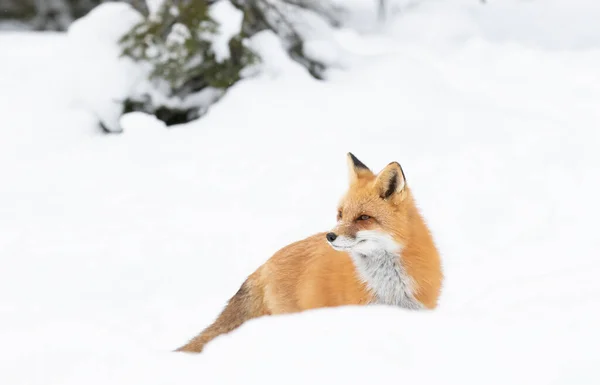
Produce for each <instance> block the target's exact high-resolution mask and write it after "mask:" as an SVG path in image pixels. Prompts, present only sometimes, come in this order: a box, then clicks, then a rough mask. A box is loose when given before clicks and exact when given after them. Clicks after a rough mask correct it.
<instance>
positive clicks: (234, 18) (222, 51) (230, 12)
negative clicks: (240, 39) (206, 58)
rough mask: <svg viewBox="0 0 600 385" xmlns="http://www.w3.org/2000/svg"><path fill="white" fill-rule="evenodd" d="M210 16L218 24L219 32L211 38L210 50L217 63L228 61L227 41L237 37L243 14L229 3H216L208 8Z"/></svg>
mask: <svg viewBox="0 0 600 385" xmlns="http://www.w3.org/2000/svg"><path fill="white" fill-rule="evenodd" d="M209 12H210V16H211V17H212V18H213V20H215V21H216V22H217V23H218V24H219V31H218V33H216V34H215V35H214V36H213V37H212V49H213V51H214V53H215V58H216V60H217V61H218V62H222V61H224V60H227V59H229V57H230V55H231V53H230V52H229V40H231V38H232V37H234V36H235V35H238V34H239V33H240V31H241V27H242V19H243V18H244V14H243V12H242V11H240V10H239V9H237V8H235V7H234V6H233V5H232V4H231V3H230V2H229V1H223V0H221V1H218V2H216V3H215V4H213V5H212V6H211V7H210V10H209Z"/></svg>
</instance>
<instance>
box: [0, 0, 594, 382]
mask: <svg viewBox="0 0 600 385" xmlns="http://www.w3.org/2000/svg"><path fill="white" fill-rule="evenodd" d="M348 4H350V5H349V7H350V9H351V10H353V13H352V14H350V15H349V17H348V20H350V21H351V22H352V23H357V22H358V21H359V20H364V23H362V24H361V25H363V26H364V29H362V30H359V31H358V32H356V31H355V30H352V29H350V27H345V28H344V29H342V30H340V31H337V32H332V33H334V36H335V38H336V39H337V41H338V42H339V44H340V46H342V47H344V50H346V51H348V52H350V53H351V58H352V60H350V62H349V66H348V67H347V68H344V69H333V70H331V71H330V72H329V74H328V80H327V82H319V81H316V80H314V79H312V78H311V77H310V76H309V75H308V74H307V73H306V71H305V70H304V69H303V68H301V66H300V65H299V64H297V63H295V62H293V61H292V60H290V59H289V57H288V56H287V55H286V54H285V52H284V50H283V48H282V46H281V44H280V42H279V41H278V40H277V39H276V38H275V36H273V34H272V33H270V32H263V33H261V34H259V35H257V36H255V37H254V38H253V40H252V42H251V43H252V44H253V47H254V48H255V49H256V50H257V51H259V52H260V53H261V54H262V55H263V56H264V58H265V59H266V60H265V61H264V62H263V63H262V64H261V70H262V71H261V73H260V75H258V76H255V77H253V78H251V79H246V80H244V81H242V82H240V83H239V84H237V85H236V86H235V88H234V89H232V90H231V91H230V92H229V93H227V94H226V95H225V96H224V97H223V98H222V99H221V101H219V103H217V104H215V105H214V106H213V107H212V108H211V110H210V112H209V113H208V114H207V115H206V116H205V117H204V118H202V119H201V120H198V121H196V122H193V123H190V124H187V125H184V126H179V127H174V128H171V129H168V130H167V129H165V127H164V125H163V124H162V123H161V122H159V121H158V120H156V119H154V118H152V117H149V116H147V115H144V114H141V113H135V114H129V115H126V116H124V117H122V118H121V119H120V125H121V126H122V127H123V128H124V133H123V134H122V135H108V136H107V135H103V134H102V133H100V132H99V131H98V129H97V127H96V126H95V124H96V120H97V118H96V115H97V114H100V113H106V114H109V115H110V113H111V112H110V111H109V109H110V108H109V107H106V106H107V105H108V104H106V103H108V102H107V100H109V99H107V97H115V98H118V97H119V95H122V94H124V93H126V91H127V89H126V88H127V87H129V85H130V84H131V83H132V82H134V81H135V79H134V78H135V77H136V76H138V74H137V73H134V74H129V75H128V76H125V74H127V65H126V63H122V62H115V61H111V59H110V57H111V56H110V55H107V54H109V53H111V52H112V51H111V49H113V48H111V47H112V46H111V45H110V44H108V43H107V44H105V42H107V41H108V40H109V36H107V35H109V34H113V33H115V34H117V33H118V31H117V30H118V29H119V28H121V27H123V28H125V27H127V26H128V25H130V24H131V23H132V22H135V20H136V16H134V14H133V13H129V11H128V9H129V8H128V7H127V6H124V5H119V4H109V7H106V6H103V7H101V8H99V9H98V11H97V12H108V13H110V15H111V17H113V19H112V20H113V22H112V23H110V24H109V25H102V24H100V23H99V24H98V25H93V24H94V23H93V22H91V20H93V18H94V17H95V16H94V15H91V17H88V18H87V23H85V24H83V23H82V24H79V25H78V23H77V22H76V23H75V25H74V26H73V27H72V30H71V31H70V32H69V34H68V36H67V35H64V34H53V33H42V34H38V33H26V32H19V33H10V32H2V33H1V34H0V49H1V50H2V60H1V61H0V106H2V114H0V120H1V125H0V126H1V127H2V128H1V130H0V177H1V180H2V183H1V185H0V266H1V268H0V384H9V385H20V384H27V385H38V384H39V385H42V384H43V385H48V384H52V385H53V384H57V385H58V384H60V385H71V384H73V385H80V384H86V385H96V384H98V385H100V384H101V385H106V384H111V385H120V384H123V385H137V384H139V385H142V384H143V385H159V384H161V385H162V384H198V383H202V384H263V385H264V384H286V385H287V384H338V383H341V384H388V383H407V384H411V385H421V384H424V385H425V384H427V385H429V384H460V385H467V384H478V385H479V384H486V385H495V384H498V385H506V384H511V385H515V384H524V385H525V384H527V385H531V384H536V385H538V384H544V385H546V384H548V385H550V384H552V385H563V384H564V385H597V384H598V383H600V372H599V371H598V367H599V365H600V354H599V346H600V332H599V331H598V325H599V324H600V307H599V306H598V304H599V303H600V279H598V277H599V276H600V261H599V259H598V250H599V249H600V237H598V236H597V225H596V223H597V220H598V218H599V217H600V205H599V204H598V196H600V183H599V182H598V178H597V169H598V165H599V164H600V155H599V153H598V151H597V149H598V147H599V145H600V131H599V130H598V127H599V126H600V109H599V108H598V106H599V105H600V29H599V28H598V24H597V20H599V19H600V5H599V4H598V3H597V2H596V1H595V0H589V1H583V0H575V1H567V0H564V1H558V0H548V1H541V0H533V1H527V2H525V1H516V0H514V1H509V0H507V1H502V2H500V1H492V0H490V1H488V3H487V4H486V5H482V4H480V3H479V2H475V1H462V0H461V1H459V0H456V1H448V0H445V1H441V0H440V1H434V0H430V1H422V2H417V3H415V2H410V3H409V2H406V1H404V2H391V4H390V5H389V9H390V17H389V18H388V19H387V21H386V24H385V25H384V26H381V27H379V29H377V28H375V24H372V25H371V26H368V25H367V23H369V22H371V23H374V21H373V20H376V8H375V7H373V6H372V5H373V2H372V1H367V0H364V1H363V0H352V1H349V2H348ZM369 4H371V5H370V6H369ZM111 8H112V9H111ZM368 9H369V10H370V11H369V12H370V13H368V12H366V10H368ZM363 10H365V12H363ZM369 20H371V21H369ZM74 36H79V37H80V39H81V40H79V44H77V45H75V44H74V40H73V39H74ZM78 50H79V51H80V52H76V51H78ZM86 55H89V56H86ZM121 66H124V67H125V68H123V67H121ZM78 79H79V80H78ZM81 79H83V80H81ZM75 95H77V97H76V96H75ZM81 100H85V101H87V103H83V102H82V101H81ZM98 106H104V107H102V108H100V107H98ZM92 107H93V108H92ZM347 151H352V152H353V153H354V154H355V155H357V156H358V157H359V158H360V159H361V160H362V161H363V162H365V163H366V164H367V165H368V166H369V167H371V168H372V169H375V170H379V169H381V168H383V167H384V166H385V165H386V164H388V163H389V162H391V161H394V160H395V161H398V162H400V163H401V164H402V166H403V168H404V171H405V172H406V177H407V183H408V185H409V186H410V187H411V188H412V190H413V192H414V195H415V197H416V199H417V202H418V205H419V207H420V208H421V210H422V212H423V215H424V217H425V218H426V220H427V221H428V223H429V225H430V228H431V230H432V232H433V235H434V237H435V239H436V242H437V244H438V246H439V248H440V250H441V253H442V259H443V263H444V269H445V275H446V281H445V285H444V288H443V294H442V298H441V300H440V307H439V308H438V309H437V310H435V311H431V312H429V311H426V312H414V311H404V310H401V309H396V308H391V307H385V306H370V307H360V308H357V307H346V308H337V309H321V310H315V311H309V312H305V313H303V314H295V315H286V316H278V317H269V318H262V319H257V320H254V321H251V322H248V323H247V324H246V325H244V326H242V327H241V328H239V329H238V330H236V331H234V332H232V333H230V334H228V335H225V336H222V337H220V338H217V339H216V340H214V341H213V342H212V343H210V344H209V345H207V347H206V349H205V351H204V352H203V353H202V354H200V355H186V354H179V353H174V352H172V350H173V349H175V348H177V347H178V346H180V345H181V344H183V343H184V342H185V341H186V340H187V339H188V338H190V337H192V336H193V335H195V334H196V333H198V332H199V331H200V330H201V329H202V328H203V327H205V326H206V325H208V324H209V323H210V322H212V320H213V319H214V317H215V316H216V315H217V313H218V312H219V311H220V310H221V309H222V307H223V305H224V304H225V301H226V300H227V299H228V298H229V297H230V296H231V295H233V294H234V293H235V292H236V291H237V289H238V287H239V285H240V284H241V283H242V282H243V280H244V279H245V277H246V276H247V275H248V274H250V273H252V272H253V271H254V270H255V269H256V268H257V267H258V266H259V265H260V264H261V263H263V262H264V261H265V260H266V259H267V258H269V257H270V256H271V255H272V254H273V253H274V252H275V251H276V250H277V249H279V248H281V247H283V246H284V245H286V244H288V243H290V242H292V241H295V240H298V239H300V238H303V237H305V236H308V235H310V234H312V233H314V232H317V231H323V230H327V229H330V228H331V227H333V226H334V224H335V216H336V204H337V202H338V199H339V198H340V196H341V194H342V193H343V192H344V191H345V189H346V186H347V172H346V163H345V153H346V152H347Z"/></svg>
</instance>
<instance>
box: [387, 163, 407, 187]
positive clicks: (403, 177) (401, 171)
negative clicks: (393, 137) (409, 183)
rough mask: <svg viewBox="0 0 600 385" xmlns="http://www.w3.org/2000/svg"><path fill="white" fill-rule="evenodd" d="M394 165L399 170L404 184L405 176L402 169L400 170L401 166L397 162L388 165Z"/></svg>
mask: <svg viewBox="0 0 600 385" xmlns="http://www.w3.org/2000/svg"><path fill="white" fill-rule="evenodd" d="M392 164H393V165H396V166H397V167H398V168H399V169H400V173H401V174H402V179H404V182H406V175H404V169H402V165H401V164H400V163H398V162H391V163H390V164H389V165H392Z"/></svg>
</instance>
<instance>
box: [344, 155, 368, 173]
mask: <svg viewBox="0 0 600 385" xmlns="http://www.w3.org/2000/svg"><path fill="white" fill-rule="evenodd" d="M348 156H349V157H350V159H352V164H354V167H356V168H364V169H367V170H368V169H369V168H368V167H367V166H366V165H365V164H364V163H363V162H361V161H360V160H358V158H357V157H356V156H354V154H353V153H351V152H349V153H348Z"/></svg>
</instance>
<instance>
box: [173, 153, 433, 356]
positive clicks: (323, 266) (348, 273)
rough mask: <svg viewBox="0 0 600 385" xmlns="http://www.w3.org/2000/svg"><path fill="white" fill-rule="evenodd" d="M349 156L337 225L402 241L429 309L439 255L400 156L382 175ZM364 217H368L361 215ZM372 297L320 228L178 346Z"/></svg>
mask: <svg viewBox="0 0 600 385" xmlns="http://www.w3.org/2000/svg"><path fill="white" fill-rule="evenodd" d="M348 161H349V168H350V188H349V190H348V192H347V193H346V195H345V196H344V197H343V199H342V200H341V202H340V206H339V209H338V224H337V226H336V227H335V228H334V230H333V231H334V232H335V233H336V234H338V235H345V236H349V237H352V236H354V235H355V234H356V233H357V232H358V231H361V230H377V231H380V232H384V233H386V234H389V235H390V236H391V237H392V238H393V239H394V241H396V242H397V243H398V244H400V245H402V251H401V253H400V256H398V258H400V261H401V264H402V266H403V267H404V269H405V271H406V273H407V274H408V275H409V276H410V278H411V279H412V281H413V285H414V287H413V289H414V298H415V299H416V300H417V301H419V302H420V304H422V306H423V307H424V308H428V309H433V308H435V307H436V306H437V301H438V297H439V295H440V289H441V284H442V279H443V275H442V269H441V263H440V258H439V254H438V252H437V249H436V247H435V244H434V242H433V239H432V236H431V234H430V232H429V229H428V228H427V225H426V224H425V222H424V220H423V218H422V216H421V215H420V213H419V211H418V209H417V207H416V206H415V202H414V199H413V197H412V193H411V191H410V189H409V188H408V186H406V181H405V178H404V172H403V171H402V168H401V167H400V165H399V164H398V163H395V162H393V163H390V164H389V165H388V166H387V167H386V168H385V169H384V170H382V171H381V172H380V173H379V174H378V175H375V174H373V173H372V172H371V171H370V170H368V169H367V168H366V166H364V165H363V164H362V163H360V161H358V160H357V159H356V158H355V157H354V156H353V155H351V154H348ZM356 162H358V166H357V164H356ZM394 183H396V184H394ZM398 184H399V185H398ZM394 187H397V189H394ZM390 189H391V190H390ZM387 190H390V191H392V194H391V195H390V196H389V197H386V198H382V196H384V195H385V194H386V193H387V194H390V192H389V191H387ZM362 215H368V216H369V218H368V219H365V220H357V218H358V217H360V216H362ZM373 301H374V295H373V293H371V292H370V290H369V288H368V285H367V284H366V283H365V282H364V281H363V279H361V278H360V277H359V276H358V274H357V270H356V267H355V265H354V262H353V261H352V259H351V258H350V256H349V254H348V253H347V252H345V251H336V250H334V249H333V248H332V246H331V245H330V244H329V243H328V242H327V239H326V233H325V232H323V233H318V234H315V235H313V236H310V237H308V238H306V239H304V240H301V241H298V242H294V243H292V244H290V245H288V246H285V247H284V248H282V249H280V250H279V251H277V252H276V253H275V254H274V255H273V256H272V257H271V258H270V259H269V260H268V261H267V262H265V263H264V264H263V265H262V266H261V267H259V268H258V269H257V270H256V271H255V272H254V273H253V274H252V275H251V276H250V277H249V278H248V280H247V281H246V282H245V283H244V284H243V285H242V287H241V288H240V291H238V293H237V294H236V295H235V296H234V297H232V298H231V300H230V301H229V303H228V305H227V306H226V307H225V309H224V310H223V312H222V313H221V315H220V316H219V317H218V318H217V320H216V321H215V322H214V323H213V324H212V325H211V326H209V327H208V328H206V329H205V330H204V331H203V332H202V333H200V334H199V335H198V336H197V337H195V338H194V339H192V340H191V341H190V342H189V343H188V344H186V345H184V346H182V347H181V348H179V349H178V351H186V352H200V351H202V349H203V348H204V345H205V344H206V343H208V342H209V341H211V340H212V339H213V338H215V337H217V336H219V335H220V334H223V333H228V332H230V331H231V330H233V329H235V328H237V327H239V326H240V325H241V324H242V323H243V322H245V321H247V320H249V319H252V318H257V317H260V316H263V315H271V314H284V313H295V312H300V311H304V310H308V309H315V308H322V307H334V306H343V305H366V304H369V303H372V302H373Z"/></svg>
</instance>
